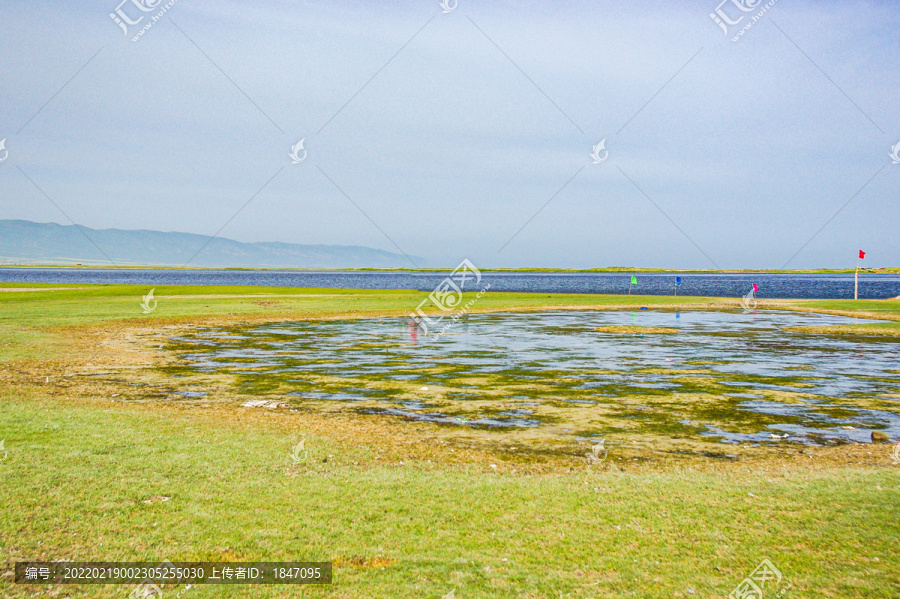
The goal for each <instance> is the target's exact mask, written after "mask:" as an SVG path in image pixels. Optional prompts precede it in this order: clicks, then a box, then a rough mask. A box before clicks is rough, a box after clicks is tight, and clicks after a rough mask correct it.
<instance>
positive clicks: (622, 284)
mask: <svg viewBox="0 0 900 599" xmlns="http://www.w3.org/2000/svg"><path fill="white" fill-rule="evenodd" d="M448 274H449V271H433V272H403V271H397V272H394V271H389V272H371V271H365V272H353V271H288V270H180V269H149V268H148V269H79V268H0V282H11V283H69V284H94V283H96V284H129V285H144V286H149V287H155V286H158V285H255V286H273V287H328V288H338V289H343V288H347V289H416V290H420V291H431V290H432V289H434V288H435V287H436V286H437V285H438V284H439V283H440V282H441V281H442V280H443V279H444V278H445V277H446V276H447V275H448ZM636 276H637V281H638V284H637V285H633V286H632V285H630V279H631V274H630V273H615V274H609V273H519V272H517V273H500V272H485V273H482V277H483V278H482V282H481V284H480V285H479V287H483V286H484V285H486V284H490V286H491V287H490V290H491V291H520V292H534V293H613V294H625V293H628V291H629V287H632V289H631V292H632V293H635V294H641V295H672V294H674V292H675V276H676V275H673V274H640V273H638V274H637V275H636ZM678 276H680V277H681V279H682V284H681V286H680V287H679V288H678V295H694V296H698V295H699V296H718V297H741V296H743V295H745V294H746V293H747V292H748V291H749V290H750V289H751V286H752V284H753V283H756V284H757V285H758V286H759V292H758V293H757V294H756V295H757V297H760V298H777V299H788V298H821V299H852V298H853V275H852V274H766V273H763V274H727V273H723V274H680V275H678ZM897 296H900V275H886V274H879V275H876V274H870V273H865V274H860V277H859V297H860V298H862V299H886V298H891V297H897Z"/></svg>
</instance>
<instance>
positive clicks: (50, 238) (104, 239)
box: [0, 220, 425, 268]
mask: <svg viewBox="0 0 900 599" xmlns="http://www.w3.org/2000/svg"><path fill="white" fill-rule="evenodd" d="M79 229H80V230H79ZM198 252H199V254H198ZM195 254H196V256H195ZM411 258H412V259H413V260H415V262H416V264H418V265H419V266H422V265H423V264H424V262H425V261H424V260H423V259H422V258H419V257H417V256H411ZM188 261H190V262H188ZM0 263H3V264H61V265H62V264H78V263H80V264H85V265H88V264H90V265H99V264H112V263H114V264H116V265H118V266H184V265H185V264H187V266H199V267H207V268H223V267H233V268H411V267H413V264H412V263H411V262H410V261H409V260H408V259H407V258H406V256H404V255H403V254H395V253H392V252H386V251H383V250H376V249H373V248H368V247H362V246H358V245H300V244H296V243H279V242H264V243H241V242H240V241H234V240H233V239H226V238H224V237H209V236H206V235H194V234H192V233H164V232H162V231H147V230H138V231H131V230H122V229H99V230H98V229H91V228H88V227H83V226H77V227H76V226H74V225H58V224H56V223H34V222H30V221H27V220H0Z"/></svg>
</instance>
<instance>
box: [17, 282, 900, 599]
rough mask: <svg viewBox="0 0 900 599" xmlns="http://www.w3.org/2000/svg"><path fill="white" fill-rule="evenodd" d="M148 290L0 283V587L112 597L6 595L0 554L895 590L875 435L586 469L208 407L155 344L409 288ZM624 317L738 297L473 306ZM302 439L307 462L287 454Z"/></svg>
mask: <svg viewBox="0 0 900 599" xmlns="http://www.w3.org/2000/svg"><path fill="white" fill-rule="evenodd" d="M74 287H77V288H74ZM26 288H27V289H33V290H31V291H22V290H21V289H26ZM147 291H148V289H146V288H144V287H132V286H118V285H116V286H71V287H69V288H67V286H64V285H31V284H28V285H25V284H2V285H0V359H2V366H0V389H2V390H0V401H2V402H3V410H2V411H0V439H2V440H3V441H4V454H5V456H6V457H5V459H4V460H3V461H2V462H0V477H2V481H3V484H2V486H0V498H2V506H3V507H2V509H0V551H2V555H3V556H4V560H3V561H4V563H5V564H6V568H5V572H4V576H3V577H2V579H0V595H3V596H10V597H38V596H40V597H44V596H53V597H68V596H71V597H124V596H127V595H128V593H129V592H131V590H132V588H133V587H123V586H72V585H67V586H62V587H61V586H54V587H52V588H47V587H42V586H37V585H20V584H12V582H11V580H12V574H11V571H12V567H13V564H14V562H16V561H25V560H47V561H50V560H60V559H66V560H78V561H90V560H93V561H163V560H169V561H173V562H175V561H200V560H210V561H227V560H231V561H278V560H284V561H332V562H333V563H334V583H333V584H332V585H329V586H304V587H285V586H262V585H260V586H243V585H242V586H227V585H208V586H194V587H191V588H190V589H185V588H184V587H180V588H175V589H165V596H166V597H175V596H176V595H178V596H180V597H185V598H190V597H197V598H200V597H436V598H437V597H445V596H448V595H449V594H450V593H451V592H452V595H451V596H453V597H454V598H468V597H521V598H537V597H546V598H557V597H598V598H599V597H633V596H637V597H726V596H728V595H729V593H730V592H731V591H732V590H733V589H734V588H735V587H736V586H737V585H738V584H739V583H740V582H741V581H742V580H743V579H744V578H745V577H746V576H747V575H749V574H750V573H751V572H752V571H753V570H754V568H756V566H757V565H758V564H759V563H760V562H761V561H762V560H763V558H768V559H770V560H771V561H772V563H773V564H775V565H776V566H777V568H778V569H779V570H780V571H781V573H782V574H783V580H782V581H781V582H780V584H779V585H778V586H774V583H770V586H768V587H766V588H765V595H764V596H765V597H767V598H768V597H775V596H776V594H777V593H778V591H784V592H783V594H782V596H785V597H833V598H844V597H897V596H900V594H898V588H900V556H898V552H897V539H898V538H900V524H898V519H897V515H898V513H900V466H898V465H894V463H893V461H892V459H891V446H890V445H881V444H859V445H856V444H850V445H841V446H836V447H823V448H804V447H791V448H788V449H785V450H783V451H779V452H769V453H765V454H759V455H754V454H752V453H750V454H748V455H746V456H744V455H742V456H741V459H739V460H723V459H716V458H703V457H702V456H700V457H696V456H695V457H693V458H690V459H687V458H686V459H684V460H674V459H669V458H664V457H662V456H661V455H659V454H658V453H657V452H654V451H653V448H652V447H646V446H640V447H635V448H633V449H631V450H629V452H624V451H623V452H622V454H621V455H622V456H624V458H625V459H623V460H621V461H614V460H607V461H605V462H603V463H602V464H594V465H592V464H590V463H589V462H588V460H586V459H584V458H583V456H579V455H575V454H571V455H570V454H567V453H565V452H561V453H560V454H559V455H548V456H547V457H546V458H545V459H541V460H535V459H532V458H529V459H524V458H522V456H521V455H519V453H517V452H515V451H510V448H509V447H508V444H503V443H500V442H497V443H496V445H495V444H493V441H492V439H494V437H490V436H486V437H484V438H483V439H481V442H480V443H473V442H470V441H471V440H468V439H463V438H462V436H460V435H459V434H457V433H455V432H454V431H453V430H447V429H446V428H441V427H440V426H438V425H434V424H428V423H408V422H399V421H393V420H390V419H363V418H358V417H352V416H350V415H346V414H330V413H318V412H314V411H302V410H298V411H296V412H293V411H287V410H281V409H250V408H243V407H241V402H240V401H239V400H238V399H237V398H236V396H235V397H234V398H232V399H231V400H228V399H227V397H228V383H227V381H221V380H212V379H210V381H209V384H210V386H212V385H215V386H217V388H219V389H220V390H222V389H224V391H221V393H220V394H219V395H217V397H221V396H222V395H223V394H224V396H225V397H226V399H225V400H216V401H212V400H205V399H197V400H194V401H174V400H173V399H172V397H171V394H169V395H166V394H162V395H160V393H159V392H158V389H160V388H161V387H165V386H168V387H172V386H175V385H177V382H175V381H171V380H164V379H165V377H166V375H165V369H164V368H163V367H165V366H166V365H171V364H172V363H173V361H174V360H176V357H175V356H174V355H171V352H169V351H167V350H166V349H165V348H161V347H159V346H158V344H157V343H156V339H157V338H159V337H160V336H162V337H165V336H167V335H170V334H174V333H176V332H178V331H182V330H185V329H190V328H192V327H196V326H198V325H210V326H219V325H233V324H241V323H253V322H275V321H280V320H294V319H345V318H361V317H385V316H403V315H406V314H409V312H410V311H411V310H412V308H414V307H415V306H416V305H418V302H419V301H421V298H422V297H423V294H422V293H419V292H414V291H377V290H375V291H360V290H334V289H294V288H258V287H253V288H235V287H165V286H160V287H157V288H156V290H155V296H156V299H157V300H158V302H159V303H158V307H157V309H155V310H154V311H153V312H152V313H150V314H142V311H141V308H140V305H139V304H140V302H141V296H142V295H143V294H145V293H147ZM641 306H646V307H649V308H651V309H653V308H671V309H674V308H680V309H736V308H737V300H734V299H719V298H691V297H677V298H675V297H658V296H654V297H649V296H645V297H641V296H596V295H547V294H506V293H496V294H493V293H489V294H487V295H485V296H483V297H482V298H481V299H480V300H479V301H478V303H477V305H476V306H475V309H474V310H473V312H477V311H513V310H545V309H585V308H590V309H610V310H622V309H625V310H628V309H636V308H639V307H641ZM773 307H777V308H779V309H790V310H809V311H821V312H829V313H834V314H844V315H851V316H860V317H866V318H879V319H882V320H883V321H884V322H883V323H879V324H878V325H848V326H841V327H836V328H834V329H833V330H822V331H811V332H816V333H822V334H843V335H847V334H851V335H855V336H865V335H870V336H873V337H872V338H873V342H877V341H876V339H877V338H881V337H886V338H889V336H891V335H896V334H898V332H900V329H898V327H900V301H892V300H885V301H874V300H872V301H859V302H853V301H816V300H795V301H788V300H779V301H760V302H759V308H760V309H765V308H773ZM142 390H146V391H142ZM141 393H144V395H143V396H142V395H141ZM125 398H129V399H127V400H126V399H125ZM300 440H304V444H305V447H306V449H307V450H308V454H305V457H304V459H303V460H302V461H295V460H294V459H293V458H292V457H291V452H292V448H293V447H295V446H296V445H297V443H298V442H299V441H300ZM894 441H895V442H896V440H894ZM0 458H3V455H0ZM638 458H640V459H638ZM788 587H789V588H788ZM785 589H786V590H785ZM179 593H180V594H179Z"/></svg>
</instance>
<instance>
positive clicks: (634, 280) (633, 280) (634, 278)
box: [631, 275, 637, 285]
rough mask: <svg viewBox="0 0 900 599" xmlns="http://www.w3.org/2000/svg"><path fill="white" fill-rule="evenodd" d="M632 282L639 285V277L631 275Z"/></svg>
mask: <svg viewBox="0 0 900 599" xmlns="http://www.w3.org/2000/svg"><path fill="white" fill-rule="evenodd" d="M631 284H632V285H637V277H636V276H634V275H631Z"/></svg>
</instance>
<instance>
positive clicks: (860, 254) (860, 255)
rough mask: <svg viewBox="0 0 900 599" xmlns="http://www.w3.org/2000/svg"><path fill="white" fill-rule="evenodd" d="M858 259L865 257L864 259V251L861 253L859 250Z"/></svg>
mask: <svg viewBox="0 0 900 599" xmlns="http://www.w3.org/2000/svg"><path fill="white" fill-rule="evenodd" d="M859 257H860V258H865V257H866V253H865V252H864V251H862V250H859Z"/></svg>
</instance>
